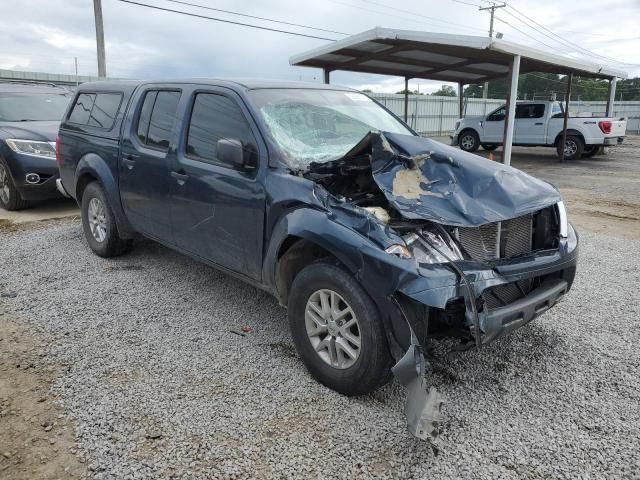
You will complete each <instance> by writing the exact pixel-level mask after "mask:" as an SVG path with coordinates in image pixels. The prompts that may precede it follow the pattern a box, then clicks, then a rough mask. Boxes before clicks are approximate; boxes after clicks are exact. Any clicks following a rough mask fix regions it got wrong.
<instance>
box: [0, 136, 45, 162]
mask: <svg viewBox="0 0 640 480" xmlns="http://www.w3.org/2000/svg"><path fill="white" fill-rule="evenodd" d="M5 142H6V143H7V145H8V146H9V148H10V149H11V150H13V151H14V152H16V153H21V154H23V155H31V156H33V157H44V158H50V159H52V160H55V158H56V149H55V143H54V142H40V141H37V140H17V139H7V140H5Z"/></svg>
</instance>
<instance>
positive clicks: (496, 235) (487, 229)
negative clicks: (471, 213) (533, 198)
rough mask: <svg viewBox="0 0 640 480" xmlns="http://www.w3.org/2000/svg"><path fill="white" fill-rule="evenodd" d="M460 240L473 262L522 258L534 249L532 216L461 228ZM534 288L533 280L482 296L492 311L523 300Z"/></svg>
mask: <svg viewBox="0 0 640 480" xmlns="http://www.w3.org/2000/svg"><path fill="white" fill-rule="evenodd" d="M458 239H459V241H460V243H461V244H462V246H463V247H464V249H465V250H466V251H467V253H468V254H469V255H471V258H473V259H474V260H478V261H487V260H492V259H496V258H511V257H515V256H517V255H522V254H525V253H528V252H530V251H531V248H532V241H533V215H531V214H529V215H523V216H522V217H518V218H513V219H511V220H505V221H504V222H501V223H490V224H488V225H483V226H481V227H476V228H466V227H465V228H459V229H458ZM498 239H499V243H500V247H499V250H498ZM498 251H499V252H500V254H499V255H498ZM531 287H532V281H531V280H520V281H518V282H513V283H508V284H506V285H499V286H496V287H493V288H489V289H487V290H485V291H484V292H483V295H482V296H483V297H484V299H485V301H486V302H487V306H488V307H489V309H493V308H499V307H501V306H503V305H508V304H509V303H511V302H513V301H515V300H517V299H519V298H521V297H523V296H524V295H526V294H527V293H529V292H530V291H531Z"/></svg>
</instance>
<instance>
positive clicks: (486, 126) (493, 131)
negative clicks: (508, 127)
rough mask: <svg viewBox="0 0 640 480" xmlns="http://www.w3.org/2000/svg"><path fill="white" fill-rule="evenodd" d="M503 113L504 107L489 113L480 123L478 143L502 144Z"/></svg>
mask: <svg viewBox="0 0 640 480" xmlns="http://www.w3.org/2000/svg"><path fill="white" fill-rule="evenodd" d="M504 112H505V107H504V106H502V107H500V108H499V109H497V110H495V111H493V112H491V113H490V114H489V115H487V118H486V119H485V121H484V122H483V123H482V134H481V135H480V143H489V144H490V143H502V139H503V137H504Z"/></svg>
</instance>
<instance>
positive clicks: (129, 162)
mask: <svg viewBox="0 0 640 480" xmlns="http://www.w3.org/2000/svg"><path fill="white" fill-rule="evenodd" d="M135 158H136V157H134V156H133V155H125V156H124V157H123V158H122V163H124V164H125V165H126V166H127V168H128V169H129V170H132V169H133V167H134V166H135V164H136V161H135Z"/></svg>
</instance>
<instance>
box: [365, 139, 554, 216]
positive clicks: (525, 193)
mask: <svg viewBox="0 0 640 480" xmlns="http://www.w3.org/2000/svg"><path fill="white" fill-rule="evenodd" d="M365 143H369V145H370V147H371V152H372V154H371V163H372V170H373V178H374V180H375V182H376V184H377V185H378V187H380V189H381V190H382V192H383V193H384V195H385V196H386V198H387V200H388V201H389V203H391V205H392V206H393V207H394V208H396V209H397V210H398V211H399V212H400V214H401V215H402V216H403V217H405V218H407V219H412V220H417V219H425V220H430V221H433V222H436V223H441V224H445V225H451V226H460V227H476V226H480V225H484V224H487V223H494V222H498V221H502V220H507V219H510V218H515V217H519V216H521V215H525V214H528V213H532V212H535V211H538V210H540V209H542V208H544V207H548V206H550V205H553V204H555V203H557V202H559V201H560V200H561V197H560V194H559V193H558V191H557V190H556V188H555V187H553V186H552V185H550V184H548V183H546V182H544V181H542V180H538V179H537V178H534V177H532V176H531V175H528V174H526V173H524V172H522V171H520V170H517V169H515V168H512V167H507V166H505V165H502V164H501V163H498V162H494V161H490V160H486V159H484V158H482V157H480V156H478V155H473V154H471V153H467V152H463V151H461V150H458V149H456V148H453V147H450V146H447V145H444V144H442V143H439V142H435V141H433V140H429V139H427V138H422V137H416V136H411V135H399V134H392V133H384V134H382V133H370V134H369V135H368V136H367V137H365V139H363V141H362V142H360V143H359V145H358V146H356V147H355V148H354V150H361V149H362V148H363V147H364V144H365Z"/></svg>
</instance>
